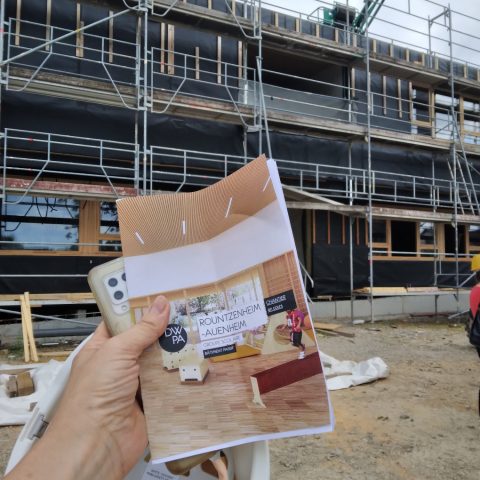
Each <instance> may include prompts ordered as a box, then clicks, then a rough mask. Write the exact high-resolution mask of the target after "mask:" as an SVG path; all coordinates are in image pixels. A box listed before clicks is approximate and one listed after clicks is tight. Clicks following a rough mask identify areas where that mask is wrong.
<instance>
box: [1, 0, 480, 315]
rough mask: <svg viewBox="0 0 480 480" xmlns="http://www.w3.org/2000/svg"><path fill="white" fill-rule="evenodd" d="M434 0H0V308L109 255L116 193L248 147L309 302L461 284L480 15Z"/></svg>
mask: <svg viewBox="0 0 480 480" xmlns="http://www.w3.org/2000/svg"><path fill="white" fill-rule="evenodd" d="M439 1H440V0H437V2H434V1H430V0H411V1H409V2H408V6H406V7H405V9H403V8H401V7H399V6H397V3H396V2H388V1H387V2H385V0H379V1H373V0H370V1H369V0H365V2H364V5H363V8H361V9H356V8H353V7H352V6H351V5H349V3H348V0H346V3H337V2H332V1H325V2H322V1H317V2H313V3H315V5H316V6H315V8H314V9H312V10H311V11H307V12H299V11H294V10H292V9H287V8H285V7H282V6H278V5H275V0H271V2H272V3H266V2H261V1H258V0H244V1H240V0H138V1H134V0H122V1H120V0H117V1H113V0H110V1H109V0H82V1H74V0H36V1H34V2H33V1H26V0H23V1H22V0H5V1H2V3H1V12H0V15H1V21H2V24H3V29H2V32H3V33H2V35H1V36H0V55H1V59H2V62H1V64H0V65H1V68H0V71H1V81H2V85H1V87H2V88H1V99H0V105H1V126H0V127H1V132H0V133H1V136H2V147H3V170H2V182H1V186H2V190H1V192H0V193H1V197H0V200H1V209H2V211H1V229H0V255H1V257H0V294H1V296H0V299H3V305H4V306H5V305H9V304H11V302H14V301H15V298H16V296H18V295H19V294H21V293H23V292H26V291H28V292H31V294H55V295H57V297H55V296H53V297H52V296H51V297H48V295H46V296H45V297H43V298H51V299H52V298H53V299H54V300H52V302H53V303H58V302H60V303H64V304H65V303H68V302H72V301H74V300H72V299H75V296H74V295H75V294H81V293H82V292H87V291H88V286H87V282H86V275H87V273H88V271H89V270H90V269H91V268H92V267H93V266H95V265H97V264H100V263H102V262H105V261H108V260H109V259H111V258H112V257H115V256H118V255H120V254H121V247H120V241H119V232H118V224H117V216H116V208H115V200H116V199H117V198H120V197H123V196H129V195H139V194H140V195H149V194H152V193H156V192H161V191H171V192H178V191H191V190H194V189H198V188H202V187H205V186H208V185H210V184H212V183H214V182H216V181H217V180H219V179H221V178H223V177H224V176H226V175H228V174H229V173H231V172H233V171H235V170H236V169H238V168H240V167H241V166H242V165H244V164H245V163H246V162H248V161H250V160H251V159H253V158H255V157H256V156H258V155H259V154H261V153H265V154H266V155H267V156H268V157H271V158H274V159H275V160H276V161H277V163H278V168H279V171H280V175H281V178H282V182H283V184H284V192H285V196H286V199H287V205H288V207H289V209H290V214H291V222H292V227H293V231H294V235H295V240H296V243H297V249H298V253H299V257H300V260H301V263H302V268H303V271H304V274H305V281H306V287H307V292H308V294H309V295H310V297H311V298H312V299H316V298H326V297H328V298H330V297H337V298H338V297H345V298H347V297H348V298H350V297H351V296H352V295H356V296H359V295H368V296H369V297H370V300H372V297H373V296H374V295H375V292H377V293H379V294H385V292H387V293H388V292H390V294H392V293H394V290H395V289H397V290H398V291H400V290H402V291H405V292H407V293H408V292H410V293H412V292H418V291H419V290H418V289H419V288H420V289H421V288H424V289H426V290H429V291H430V292H435V294H437V293H438V292H439V291H440V290H439V289H441V288H443V287H448V288H450V289H452V288H453V289H454V290H458V288H460V287H461V286H463V285H468V281H469V275H470V272H469V258H470V257H471V256H472V255H473V254H475V253H479V252H480V217H479V210H480V207H479V199H478V197H479V195H480V53H479V52H478V51H477V50H476V49H475V44H476V43H478V44H479V45H480V42H479V40H480V37H476V36H475V35H474V34H473V33H472V34H471V35H467V34H465V33H464V31H465V30H464V25H465V23H468V22H470V24H471V25H473V27H472V29H471V31H472V32H475V31H478V26H479V22H478V20H476V19H475V18H473V17H471V16H468V15H466V14H462V13H461V12H457V11H455V10H452V9H451V8H450V7H448V6H445V5H442V4H440V3H438V2H439ZM290 3H291V4H292V5H293V4H294V3H295V2H290ZM292 8H293V7H292ZM420 12H423V13H420ZM425 12H428V15H427V14H425ZM376 24H383V25H384V26H386V27H389V26H390V24H391V30H392V31H395V30H396V29H397V30H398V28H400V27H399V25H404V26H405V27H404V31H405V34H404V35H397V37H398V38H387V37H384V36H382V35H380V34H375V33H372V32H374V31H375V30H374V26H375V25H376ZM410 25H418V30H415V31H414V28H412V27H410ZM386 29H387V30H388V28H386ZM411 37H412V38H415V39H417V40H418V41H415V43H409V42H408V41H407V40H408V38H411ZM457 51H458V52H461V54H458V55H457V54H456V52H457ZM475 58H477V59H478V65H476V64H475ZM472 59H473V62H472ZM379 287H384V288H383V289H382V288H379ZM385 287H389V288H391V289H392V290H391V291H390V290H388V289H385ZM382 292H383V293H382ZM67 294H68V295H67ZM38 298H41V296H38ZM55 298H57V300H55ZM78 298H80V297H78ZM9 302H10V303H9ZM0 303H1V302H0ZM63 308H64V310H65V309H66V308H67V307H66V306H65V305H64V307H63ZM68 308H72V307H68ZM75 308H77V307H75ZM372 316H373V314H372Z"/></svg>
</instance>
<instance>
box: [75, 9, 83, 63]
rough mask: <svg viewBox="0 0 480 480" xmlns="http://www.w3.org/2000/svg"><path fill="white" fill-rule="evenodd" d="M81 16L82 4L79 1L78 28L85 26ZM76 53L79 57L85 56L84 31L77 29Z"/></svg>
mask: <svg viewBox="0 0 480 480" xmlns="http://www.w3.org/2000/svg"><path fill="white" fill-rule="evenodd" d="M81 18H82V6H81V4H80V3H78V2H77V30H78V29H80V28H82V27H83V26H84V22H82V20H81ZM75 55H76V56H77V57H80V58H83V31H82V32H78V31H77V35H76V49H75Z"/></svg>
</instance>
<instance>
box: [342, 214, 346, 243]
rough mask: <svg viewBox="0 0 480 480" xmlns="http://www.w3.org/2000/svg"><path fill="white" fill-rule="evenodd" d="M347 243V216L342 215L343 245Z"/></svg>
mask: <svg viewBox="0 0 480 480" xmlns="http://www.w3.org/2000/svg"><path fill="white" fill-rule="evenodd" d="M345 243H346V231H345V215H342V245H345Z"/></svg>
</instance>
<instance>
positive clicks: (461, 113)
mask: <svg viewBox="0 0 480 480" xmlns="http://www.w3.org/2000/svg"><path fill="white" fill-rule="evenodd" d="M459 109H460V111H459V116H460V138H461V139H462V140H463V138H464V136H465V105H464V98H463V96H460V97H459Z"/></svg>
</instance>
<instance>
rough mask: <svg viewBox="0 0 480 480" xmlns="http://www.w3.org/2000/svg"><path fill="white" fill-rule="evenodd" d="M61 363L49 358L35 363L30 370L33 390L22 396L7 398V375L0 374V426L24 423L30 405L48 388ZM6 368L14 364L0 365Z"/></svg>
mask: <svg viewBox="0 0 480 480" xmlns="http://www.w3.org/2000/svg"><path fill="white" fill-rule="evenodd" d="M62 365H63V362H57V361H56V360H50V361H49V362H48V363H45V364H43V365H39V366H37V365H35V366H34V368H32V370H31V371H30V373H31V376H32V379H33V383H34V385H35V392H34V393H32V394H31V395H26V396H24V397H14V398H9V397H8V396H7V393H6V383H7V381H8V377H9V375H5V374H0V426H5V425H23V424H25V423H26V422H27V420H28V419H29V418H30V415H31V413H32V405H33V404H35V403H36V402H37V401H38V400H39V399H40V398H41V397H42V396H43V395H44V394H45V393H46V392H47V391H48V390H49V387H50V385H52V382H53V381H54V380H55V377H56V375H57V373H58V372H59V370H60V368H61V367H62ZM8 368H15V366H13V367H11V366H10V365H1V366H0V369H1V370H6V369H8Z"/></svg>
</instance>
